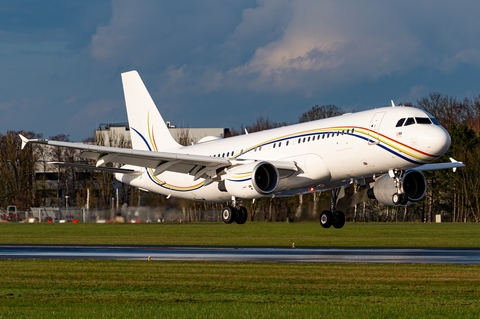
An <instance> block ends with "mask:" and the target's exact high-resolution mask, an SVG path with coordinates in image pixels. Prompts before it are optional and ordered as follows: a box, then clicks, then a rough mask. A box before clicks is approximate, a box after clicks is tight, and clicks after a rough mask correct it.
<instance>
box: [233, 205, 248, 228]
mask: <svg viewBox="0 0 480 319" xmlns="http://www.w3.org/2000/svg"><path fill="white" fill-rule="evenodd" d="M247 219H248V212H247V209H246V208H245V207H243V206H240V207H238V208H237V209H236V212H235V222H236V223H237V224H239V225H243V224H245V222H246V221H247Z"/></svg>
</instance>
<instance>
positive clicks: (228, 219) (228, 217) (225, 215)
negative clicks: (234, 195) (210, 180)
mask: <svg viewBox="0 0 480 319" xmlns="http://www.w3.org/2000/svg"><path fill="white" fill-rule="evenodd" d="M234 212H235V209H234V208H233V207H232V206H226V207H224V208H223V210H222V221H223V222H224V223H225V224H231V223H232V222H233V220H234V219H235V214H234Z"/></svg>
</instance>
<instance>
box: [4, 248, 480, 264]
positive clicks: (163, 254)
mask: <svg viewBox="0 0 480 319" xmlns="http://www.w3.org/2000/svg"><path fill="white" fill-rule="evenodd" d="M149 257H150V260H153V261H155V260H157V261H216V262H228V261H236V262H292V263H384V264H390V263H397V264H480V249H427V248H425V249H423V248H339V247H313V248H310V247H308V248H285V247H282V248H279V247H200V246H199V247H183V246H118V245H116V246H108V245H102V246H99V245H78V246H76V245H0V259H64V260H69V259H76V260H91V259H98V260H147V259H148V258H149Z"/></svg>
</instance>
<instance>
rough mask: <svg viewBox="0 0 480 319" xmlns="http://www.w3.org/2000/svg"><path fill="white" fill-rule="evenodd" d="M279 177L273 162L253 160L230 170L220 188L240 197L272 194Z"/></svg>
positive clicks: (257, 196)
mask: <svg viewBox="0 0 480 319" xmlns="http://www.w3.org/2000/svg"><path fill="white" fill-rule="evenodd" d="M278 179H279V174H278V170H277V168H276V167H275V166H273V165H272V164H270V163H268V162H252V163H249V164H245V165H241V166H237V167H234V168H232V169H230V170H228V172H227V174H226V177H225V180H224V181H223V183H220V184H219V189H220V190H222V191H226V192H228V193H230V195H232V196H235V197H238V198H259V197H262V196H265V195H269V194H272V193H273V192H274V191H275V189H276V188H277V186H278Z"/></svg>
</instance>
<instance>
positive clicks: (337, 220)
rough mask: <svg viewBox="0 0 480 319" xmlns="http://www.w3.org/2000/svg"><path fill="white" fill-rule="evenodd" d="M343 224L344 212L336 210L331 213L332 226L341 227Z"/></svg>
mask: <svg viewBox="0 0 480 319" xmlns="http://www.w3.org/2000/svg"><path fill="white" fill-rule="evenodd" d="M343 225H345V214H344V213H343V212H341V211H336V212H335V213H334V214H333V227H335V228H342V227H343Z"/></svg>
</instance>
